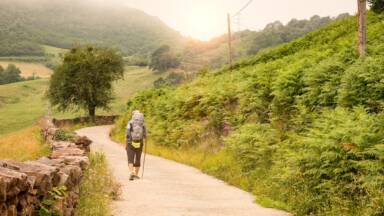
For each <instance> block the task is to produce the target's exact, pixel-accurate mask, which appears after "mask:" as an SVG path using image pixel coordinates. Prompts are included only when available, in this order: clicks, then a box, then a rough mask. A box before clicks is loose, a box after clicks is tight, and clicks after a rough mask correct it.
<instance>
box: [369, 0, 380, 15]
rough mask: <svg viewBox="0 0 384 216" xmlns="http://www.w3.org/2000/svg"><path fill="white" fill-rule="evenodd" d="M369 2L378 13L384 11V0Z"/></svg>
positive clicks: (371, 0) (370, 0)
mask: <svg viewBox="0 0 384 216" xmlns="http://www.w3.org/2000/svg"><path fill="white" fill-rule="evenodd" d="M368 3H369V5H370V6H371V9H372V10H373V11H374V12H376V13H380V12H383V11H384V0H368Z"/></svg>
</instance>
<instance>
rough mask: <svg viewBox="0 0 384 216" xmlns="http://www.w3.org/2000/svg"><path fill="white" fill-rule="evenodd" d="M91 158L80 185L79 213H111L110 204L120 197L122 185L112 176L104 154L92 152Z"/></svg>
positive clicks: (94, 215) (100, 215)
mask: <svg viewBox="0 0 384 216" xmlns="http://www.w3.org/2000/svg"><path fill="white" fill-rule="evenodd" d="M89 158H90V162H91V163H90V166H89V168H88V170H87V171H86V172H85V175H84V177H83V182H82V184H81V187H80V200H79V205H78V207H77V210H76V211H77V215H79V216H89V215H92V216H107V215H111V213H110V209H109V204H110V202H111V201H112V200H113V199H117V198H118V196H119V193H120V186H119V185H118V184H117V183H116V182H115V181H114V179H113V178H112V177H111V173H110V171H109V170H108V164H107V161H106V158H105V156H104V154H102V153H98V152H96V153H91V154H90V156H89Z"/></svg>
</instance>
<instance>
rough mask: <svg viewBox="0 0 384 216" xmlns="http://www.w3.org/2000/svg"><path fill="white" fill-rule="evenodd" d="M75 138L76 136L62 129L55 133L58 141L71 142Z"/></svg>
mask: <svg viewBox="0 0 384 216" xmlns="http://www.w3.org/2000/svg"><path fill="white" fill-rule="evenodd" d="M74 138H75V134H74V133H72V132H69V131H67V130H64V129H62V128H60V129H59V130H57V131H56V133H55V140H58V141H70V140H73V139H74Z"/></svg>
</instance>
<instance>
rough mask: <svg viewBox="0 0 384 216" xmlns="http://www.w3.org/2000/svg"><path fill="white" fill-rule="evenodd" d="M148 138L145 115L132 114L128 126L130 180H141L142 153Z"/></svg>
mask: <svg viewBox="0 0 384 216" xmlns="http://www.w3.org/2000/svg"><path fill="white" fill-rule="evenodd" d="M146 136H147V129H146V127H145V125H144V115H143V114H142V113H140V111H138V110H135V111H133V112H132V119H131V120H130V121H129V122H128V124H127V132H126V136H125V137H126V140H127V142H126V143H127V146H126V150H127V156H128V168H129V172H130V176H129V180H130V181H132V180H134V179H139V178H140V177H139V170H140V161H141V153H142V151H143V145H144V139H146Z"/></svg>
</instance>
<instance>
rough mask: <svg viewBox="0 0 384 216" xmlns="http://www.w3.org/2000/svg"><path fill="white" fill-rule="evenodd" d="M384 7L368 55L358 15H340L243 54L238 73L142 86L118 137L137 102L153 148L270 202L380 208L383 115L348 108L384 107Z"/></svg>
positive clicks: (374, 22) (307, 210) (344, 209)
mask: <svg viewBox="0 0 384 216" xmlns="http://www.w3.org/2000/svg"><path fill="white" fill-rule="evenodd" d="M383 16H384V15H373V14H371V13H369V16H368V25H369V28H368V38H369V41H368V53H369V57H368V58H367V59H366V60H364V61H359V60H357V54H356V48H355V44H356V26H357V25H356V19H355V18H349V19H346V20H343V21H337V22H335V23H333V24H332V25H330V26H328V27H326V28H324V29H321V30H319V31H316V32H313V33H310V34H309V35H308V36H306V37H304V38H302V39H298V40H296V41H294V42H291V43H289V44H286V45H282V46H279V47H277V48H274V49H269V50H265V51H262V52H261V53H259V54H258V55H256V56H254V57H252V58H246V59H243V60H241V61H239V62H237V63H236V65H235V70H234V71H233V72H231V73H230V72H229V71H228V70H225V69H224V70H220V71H216V72H210V73H209V72H208V73H207V74H205V75H201V76H200V77H199V78H198V79H196V80H195V81H193V82H192V83H190V84H187V85H184V86H181V87H179V88H176V89H157V90H156V89H155V90H150V91H145V92H143V93H141V94H140V95H138V96H137V97H136V98H134V99H133V100H131V101H130V102H129V104H130V106H129V110H128V112H126V115H125V116H123V117H122V118H121V119H120V121H119V122H118V124H117V128H116V130H115V131H114V136H115V139H117V140H120V141H123V137H124V127H125V124H126V122H127V120H128V118H129V114H130V112H131V111H132V110H133V109H140V110H142V111H143V112H144V113H145V114H146V116H147V117H146V121H147V125H148V127H149V128H150V130H149V131H150V132H151V134H150V136H151V139H152V145H153V144H154V145H155V146H154V147H151V149H152V150H151V151H152V152H155V153H157V154H160V155H163V156H166V157H168V158H171V159H175V160H179V161H182V162H185V163H189V164H191V165H194V166H196V167H198V168H201V169H202V170H204V171H205V172H208V173H210V174H212V175H215V176H217V177H219V178H221V179H223V180H225V181H227V182H229V183H231V184H234V185H236V186H239V187H241V188H243V189H245V190H248V191H252V192H254V194H255V195H257V197H258V200H259V201H261V202H262V203H263V204H265V205H271V206H275V207H280V208H285V209H288V210H290V211H292V212H295V213H296V214H297V215H309V214H313V215H381V214H383V213H384V209H383V204H384V196H383V192H384V186H383V185H382V182H383V179H382V177H380V176H381V174H380V173H383V172H384V170H383V161H384V159H383V158H384V157H383V152H384V149H383V146H382V145H380V144H381V143H382V140H383V139H384V138H383V128H382V127H381V124H380V120H375V119H380V118H381V117H380V114H375V113H365V111H364V110H363V111H361V110H349V109H348V108H350V107H353V106H356V105H360V106H365V108H367V109H373V110H381V108H380V104H382V103H383V100H384V98H383V97H381V96H380V94H378V92H382V91H383V89H382V88H381V85H380V83H378V82H377V81H378V80H382V75H381V74H383V72H384V71H383V70H384V69H383V67H382V65H383V61H382V56H383V55H384V46H383V44H384V43H383V41H384V38H383V36H382V35H383V29H384V23H383V22H382V19H383ZM355 73H356V74H357V75H356V76H355V75H354V74H355ZM363 73H365V75H364V76H359V74H363ZM354 85H355V86H354ZM356 88H360V89H358V90H356ZM336 106H340V107H343V108H339V109H336V110H334V108H335V107H336ZM228 133H229V135H230V136H227V134H228ZM348 143H350V144H348ZM348 146H349V147H348ZM351 146H352V147H351ZM351 148H352V149H353V151H352V152H350V150H351ZM323 152H326V154H323ZM188 155H189V156H188ZM234 158H237V159H234ZM324 163H326V165H324ZM356 179H358V181H361V185H360V183H358V182H356V181H357V180H356ZM380 182H381V183H380Z"/></svg>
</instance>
